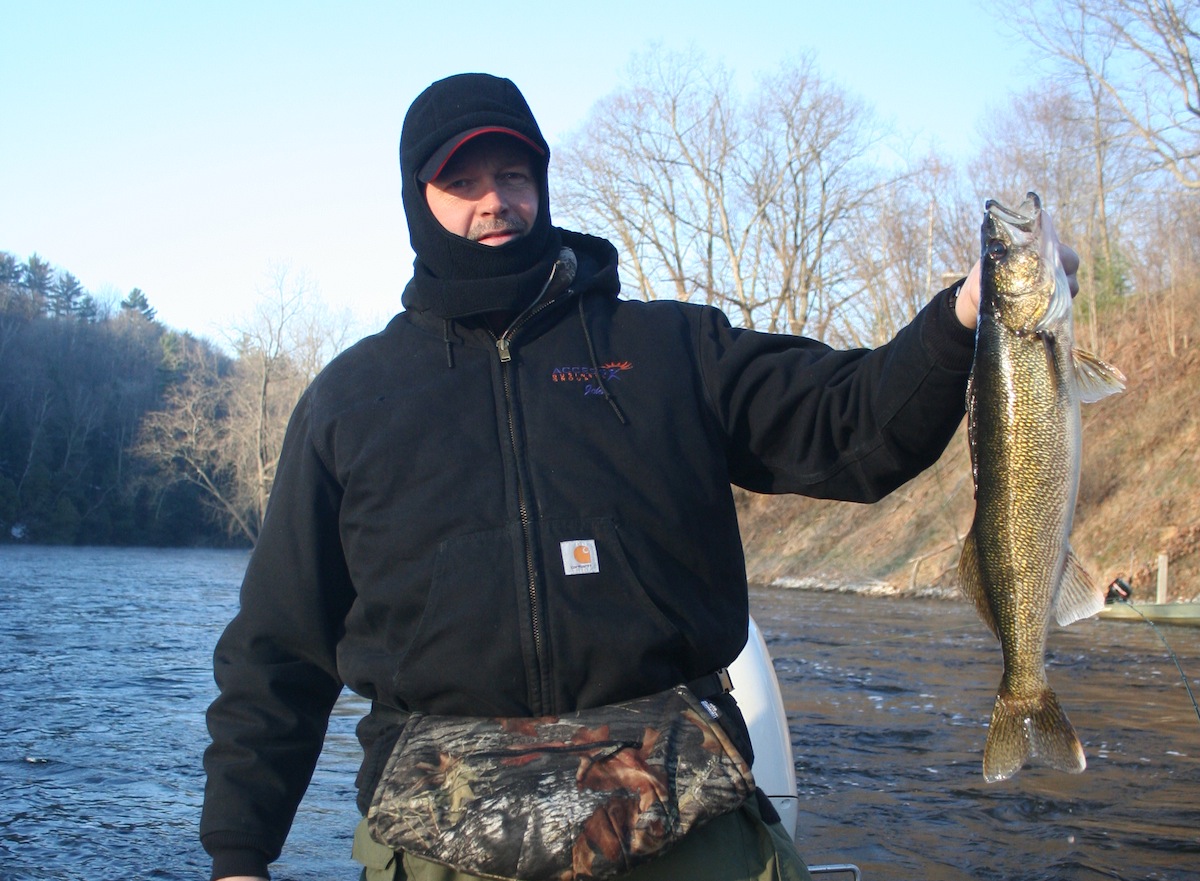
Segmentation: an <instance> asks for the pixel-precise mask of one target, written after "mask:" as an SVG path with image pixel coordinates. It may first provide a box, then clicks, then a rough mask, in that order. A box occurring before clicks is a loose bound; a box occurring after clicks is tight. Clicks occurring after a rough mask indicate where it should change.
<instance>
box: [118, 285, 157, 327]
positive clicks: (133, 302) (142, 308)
mask: <svg viewBox="0 0 1200 881" xmlns="http://www.w3.org/2000/svg"><path fill="white" fill-rule="evenodd" d="M121 308H122V309H125V310H127V311H130V312H138V313H140V314H141V316H142V317H143V318H145V319H146V320H147V321H153V320H154V316H155V315H157V314H158V310H157V309H152V308H151V307H150V301H149V300H147V299H146V295H145V294H144V293H142V289H141V288H134V289H133V290H132V291H130V292H129V296H128V297H126V298H125V299H124V300H122V301H121Z"/></svg>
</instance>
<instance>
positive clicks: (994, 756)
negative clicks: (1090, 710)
mask: <svg viewBox="0 0 1200 881" xmlns="http://www.w3.org/2000/svg"><path fill="white" fill-rule="evenodd" d="M1033 758H1037V759H1039V760H1040V763H1041V764H1044V765H1048V766H1049V767H1051V768H1054V769H1055V770H1057V771H1066V772H1068V773H1070V774H1078V773H1080V772H1081V771H1083V769H1084V768H1085V767H1087V759H1086V758H1085V756H1084V754H1083V745H1082V744H1081V743H1080V742H1079V737H1078V735H1076V734H1075V728H1074V726H1073V725H1071V720H1070V719H1068V718H1067V714H1066V713H1065V712H1063V708H1062V707H1061V706H1060V705H1059V703H1058V697H1057V696H1056V695H1055V694H1054V692H1053V691H1052V690H1051V689H1050V688H1049V687H1046V688H1044V689H1043V690H1042V691H1041V693H1040V694H1038V695H1037V696H1036V697H1034V698H1017V697H1013V696H1008V695H1004V694H999V695H997V696H996V705H995V707H993V708H992V721H991V724H990V725H989V726H988V736H987V744H986V745H985V746H984V748H983V777H984V779H985V780H986V781H987V782H988V783H995V782H996V781H997V780H1007V779H1008V778H1009V777H1011V776H1012V775H1013V774H1015V773H1017V772H1018V771H1020V770H1021V767H1022V766H1023V765H1024V764H1025V763H1026V762H1027V761H1029V760H1030V759H1033Z"/></svg>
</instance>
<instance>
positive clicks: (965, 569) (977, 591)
mask: <svg viewBox="0 0 1200 881" xmlns="http://www.w3.org/2000/svg"><path fill="white" fill-rule="evenodd" d="M958 586H959V587H960V588H961V589H962V592H963V595H964V596H965V597H966V598H967V599H969V600H970V601H971V602H972V603H974V604H975V611H977V612H978V613H979V617H980V618H982V619H983V623H984V624H986V625H987V626H988V629H990V630H991V631H992V633H993V634H995V636H996V639H999V638H1000V628H999V627H997V626H996V616H995V615H993V614H992V604H991V603H989V602H988V597H987V591H986V590H985V589H984V587H983V575H982V574H980V571H979V550H978V547H977V546H976V543H975V527H974V526H972V527H971V531H970V532H968V533H967V537H966V539H965V540H964V541H963V549H962V556H961V557H959V559H958Z"/></svg>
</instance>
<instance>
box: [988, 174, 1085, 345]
mask: <svg viewBox="0 0 1200 881" xmlns="http://www.w3.org/2000/svg"><path fill="white" fill-rule="evenodd" d="M981 251H982V253H981V257H980V260H981V267H980V268H981V270H982V275H981V277H980V300H979V311H980V314H981V315H985V314H986V315H989V316H991V317H992V318H994V319H995V320H997V321H999V322H1001V323H1002V324H1004V325H1005V326H1007V327H1008V328H1010V329H1011V330H1013V331H1014V332H1017V333H1034V332H1037V331H1039V330H1042V329H1044V328H1045V327H1046V326H1047V325H1048V324H1049V323H1050V322H1051V321H1052V320H1053V319H1054V318H1057V317H1060V315H1061V310H1062V309H1063V308H1064V301H1065V308H1066V310H1067V311H1068V313H1069V311H1070V303H1071V295H1070V290H1069V288H1068V286H1067V276H1066V271H1065V270H1064V269H1063V266H1062V261H1061V260H1060V258H1059V254H1058V237H1057V236H1056V235H1055V233H1054V224H1053V222H1052V221H1051V220H1050V215H1049V214H1047V213H1046V212H1045V211H1043V210H1042V202H1041V199H1039V198H1038V195H1037V193H1029V194H1027V195H1026V196H1025V201H1024V202H1022V203H1021V204H1020V205H1019V206H1018V207H1017V208H1016V209H1012V208H1006V207H1005V206H1003V205H1001V204H1000V203H999V202H997V201H996V200H994V199H989V200H988V201H987V204H986V205H985V213H984V219H983V228H982V230H981Z"/></svg>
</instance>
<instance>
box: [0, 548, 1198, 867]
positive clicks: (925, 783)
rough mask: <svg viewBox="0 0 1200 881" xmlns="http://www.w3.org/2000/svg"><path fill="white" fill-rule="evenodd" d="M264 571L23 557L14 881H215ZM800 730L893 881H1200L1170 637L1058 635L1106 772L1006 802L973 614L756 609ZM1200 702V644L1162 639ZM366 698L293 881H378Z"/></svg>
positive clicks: (811, 829) (992, 675)
mask: <svg viewBox="0 0 1200 881" xmlns="http://www.w3.org/2000/svg"><path fill="white" fill-rule="evenodd" d="M245 563H246V554H245V553H242V552H232V551H195V550H130V549H93V548H70V549H62V548H57V549H47V548H30V547H0V675H2V679H0V682H2V685H0V689H2V690H0V881H26V879H39V881H41V879H47V881H50V879H53V881H64V879H87V881H106V879H130V878H138V879H141V878H157V879H167V881H183V879H203V878H207V872H208V861H207V858H206V856H205V854H204V853H203V851H202V850H201V849H200V847H199V844H198V842H197V839H196V824H197V818H198V815H199V809H200V802H201V797H202V792H203V783H204V781H203V774H202V772H201V768H200V758H201V753H202V751H203V749H204V745H205V743H206V741H207V735H206V732H205V729H204V722H203V713H204V709H205V707H206V706H207V705H208V703H209V701H211V699H212V697H213V695H214V688H213V685H212V678H211V667H210V658H211V652H212V646H213V643H214V641H215V640H216V638H217V635H218V634H219V632H220V630H221V628H222V627H223V626H224V623H225V622H226V621H227V620H228V619H229V618H230V617H231V615H232V614H233V612H234V610H235V608H236V605H237V587H238V583H239V581H240V577H241V572H242V569H243V568H244V566H245ZM752 607H753V610H754V614H755V617H756V619H757V621H758V623H759V626H760V628H761V629H762V631H763V633H764V635H765V636H766V638H767V641H768V644H769V646H770V648H771V651H772V654H773V656H774V658H775V663H776V669H777V670H778V672H779V676H780V681H781V686H782V689H783V692H784V699H785V703H786V705H787V708H788V715H789V721H790V725H791V731H792V740H793V745H794V748H795V751H796V772H797V778H798V781H799V788H800V796H801V813H800V825H801V837H800V848H801V852H802V853H803V854H804V855H805V856H806V857H807V858H808V860H809V861H810V862H814V863H829V862H847V861H849V862H854V863H857V864H858V865H859V866H860V867H861V868H862V869H863V876H864V879H865V881H882V879H934V881H959V879H962V881H966V879H1046V881H1076V879H1078V881H1091V879H1113V878H1117V879H1172V881H1174V879H1179V881H1183V879H1193V878H1197V877H1200V721H1198V720H1197V717H1196V714H1195V711H1194V710H1193V708H1192V704H1191V701H1190V699H1189V698H1188V695H1187V691H1186V689H1185V688H1184V685H1183V682H1182V680H1181V678H1180V675H1179V673H1178V671H1177V669H1176V666H1175V663H1174V662H1173V661H1172V660H1171V658H1170V656H1169V654H1168V652H1167V650H1166V649H1165V648H1164V646H1163V643H1162V642H1161V641H1160V638H1159V636H1158V635H1156V633H1155V631H1154V630H1153V629H1152V628H1151V627H1150V626H1149V625H1145V624H1141V623H1138V624H1124V623H1115V622H1101V621H1085V622H1080V623H1078V624H1075V625H1072V627H1070V628H1067V629H1065V630H1062V629H1055V630H1054V631H1053V632H1052V633H1051V637H1050V649H1051V653H1050V658H1049V672H1050V677H1051V682H1052V683H1053V684H1054V685H1055V687H1056V690H1057V691H1058V692H1059V695H1060V697H1061V699H1062V703H1063V705H1064V707H1065V708H1066V709H1067V712H1068V713H1069V714H1070V716H1071V718H1072V720H1073V721H1074V723H1075V726H1076V728H1077V729H1078V731H1079V733H1080V736H1081V738H1082V739H1083V741H1084V746H1085V749H1086V751H1087V754H1088V762H1089V765H1088V769H1087V771H1086V772H1085V773H1084V774H1082V775H1078V776H1073V775H1064V774H1058V773H1055V772H1051V771H1043V770H1039V769H1036V768H1027V769H1026V770H1024V771H1022V772H1021V773H1020V774H1018V775H1016V777H1014V778H1013V779H1012V780H1009V781H1005V782H1003V783H999V784H991V785H988V784H985V783H984V782H983V777H982V774H981V772H980V758H981V753H982V748H983V742H984V739H985V737H986V733H987V728H986V723H987V720H988V717H989V715H990V712H991V704H992V699H993V695H994V692H995V686H996V683H997V682H998V680H999V676H1000V657H999V649H998V648H997V646H996V643H995V640H994V639H993V638H992V636H991V635H990V634H989V633H987V632H986V630H984V628H983V625H982V624H979V623H978V621H977V620H976V619H975V616H974V613H973V612H972V611H971V610H970V609H969V608H968V607H967V606H966V604H964V603H960V602H947V601H939V600H894V599H881V598H872V597H865V596H853V595H845V594H832V593H830V594H826V593H814V592H812V591H797V590H788V589H783V588H758V589H756V590H755V591H754V592H753V596H752ZM1159 632H1160V633H1161V634H1162V635H1163V637H1165V638H1166V640H1167V641H1168V643H1169V644H1170V645H1171V646H1172V647H1173V649H1174V651H1175V652H1176V654H1177V656H1178V659H1179V663H1180V664H1181V665H1182V667H1183V669H1184V670H1185V671H1186V672H1187V673H1188V675H1189V676H1190V677H1191V681H1192V687H1193V690H1195V691H1200V629H1196V628H1191V629H1189V628H1179V627H1160V628H1159ZM362 710H363V704H362V702H361V701H359V700H358V699H356V698H353V697H344V698H343V699H342V701H341V702H339V704H338V708H337V711H336V715H335V717H334V719H333V720H332V723H331V726H330V733H329V736H328V739H327V742H326V749H325V754H324V755H323V757H322V759H321V763H320V766H319V767H318V771H317V774H316V776H315V777H314V780H313V784H312V786H311V787H310V790H309V793H308V795H307V797H306V799H305V802H304V804H303V805H302V806H301V812H300V816H299V817H298V819H297V823H296V826H295V827H294V829H293V832H292V835H291V837H290V838H289V840H288V844H287V847H286V849H285V851H284V856H283V858H282V859H281V860H280V861H279V862H278V863H276V864H275V867H274V877H275V878H276V879H293V881H338V879H344V881H353V879H355V878H356V877H357V870H356V868H355V866H354V864H353V863H352V862H351V861H350V860H349V856H348V854H349V847H350V845H349V838H350V831H351V829H352V827H353V825H354V823H355V821H356V819H357V815H356V812H355V809H354V798H353V778H354V771H355V768H356V767H357V761H358V747H357V744H356V742H355V740H354V735H353V726H354V723H355V721H356V719H357V717H358V715H359V714H360V713H361V712H362Z"/></svg>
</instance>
